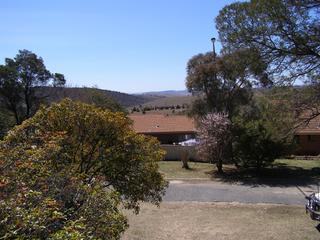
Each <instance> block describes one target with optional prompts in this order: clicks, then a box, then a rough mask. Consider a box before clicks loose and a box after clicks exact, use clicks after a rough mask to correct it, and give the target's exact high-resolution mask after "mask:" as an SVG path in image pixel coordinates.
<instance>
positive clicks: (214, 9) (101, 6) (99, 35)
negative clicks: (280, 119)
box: [0, 0, 234, 93]
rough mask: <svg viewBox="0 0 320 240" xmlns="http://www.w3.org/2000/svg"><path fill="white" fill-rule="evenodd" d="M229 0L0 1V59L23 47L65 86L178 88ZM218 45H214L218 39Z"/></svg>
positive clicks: (126, 89)
mask: <svg viewBox="0 0 320 240" xmlns="http://www.w3.org/2000/svg"><path fill="white" fill-rule="evenodd" d="M232 2H234V1H233V0H90V1H89V0H52V1H43V0H28V1H26V0H1V4H0V21H1V23H2V24H1V31H0V63H1V64H3V62H4V59H5V58H6V57H10V58H13V57H14V56H15V55H16V54H17V52H18V50H19V49H28V50H30V51H32V52H34V53H36V54H37V55H38V56H41V57H42V58H43V59H44V62H45V64H46V66H47V68H48V69H49V70H50V71H51V72H60V73H63V74H65V76H66V78H67V82H68V83H69V84H70V85H73V86H79V87H81V86H88V87H91V86H94V85H95V86H98V87H99V88H102V89H109V90H116V91H121V92H128V93H136V92H144V91H160V90H168V89H174V90H180V89H184V88H185V77H186V63H187V61H188V59H190V58H191V57H192V56H193V55H195V54H198V53H200V52H207V51H211V49H212V45H211V42H210V38H211V37H212V36H217V32H216V30H215V24H214V18H215V17H216V16H217V15H218V13H219V10H220V9H221V8H222V7H223V6H225V5H226V4H229V3H232ZM218 48H219V46H218Z"/></svg>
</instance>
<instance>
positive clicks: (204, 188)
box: [164, 180, 317, 205]
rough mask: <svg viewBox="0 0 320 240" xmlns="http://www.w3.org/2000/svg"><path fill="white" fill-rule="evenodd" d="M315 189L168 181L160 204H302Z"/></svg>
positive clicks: (312, 187) (314, 187)
mask: <svg viewBox="0 0 320 240" xmlns="http://www.w3.org/2000/svg"><path fill="white" fill-rule="evenodd" d="M316 189H317V187H316V186H313V185H310V186H303V187H301V186H298V185H297V186H290V187H274V186H266V185H253V186H250V185H241V184H228V183H217V182H209V181H208V182H201V181H200V182H195V183H190V182H185V181H178V180H176V181H170V184H169V187H168V189H167V192H166V195H165V197H164V201H198V202H239V203H272V204H287V205H304V204H305V202H306V200H305V196H304V194H303V193H305V194H307V195H309V194H311V193H312V192H313V191H316Z"/></svg>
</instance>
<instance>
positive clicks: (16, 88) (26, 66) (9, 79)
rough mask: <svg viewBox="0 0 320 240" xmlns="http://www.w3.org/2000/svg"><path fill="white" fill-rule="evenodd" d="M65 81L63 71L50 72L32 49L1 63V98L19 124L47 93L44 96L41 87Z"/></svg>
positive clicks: (60, 84) (56, 85) (31, 113)
mask: <svg viewBox="0 0 320 240" xmlns="http://www.w3.org/2000/svg"><path fill="white" fill-rule="evenodd" d="M65 82H66V80H65V78H64V75H63V74H60V73H54V74H52V73H50V72H49V71H48V70H47V68H46V66H45V65H44V63H43V60H42V58H41V57H38V56H37V55H36V54H34V53H32V52H30V51H28V50H20V51H19V53H18V54H17V55H16V57H15V58H14V59H10V58H6V60H5V65H0V97H1V102H2V104H3V107H4V108H6V109H7V110H8V111H10V112H11V113H12V114H13V115H14V117H15V120H16V123H17V124H21V123H22V122H23V120H25V119H27V118H29V117H31V116H32V115H33V114H34V113H35V112H36V111H37V110H38V107H39V105H40V103H41V100H43V99H44V98H45V97H46V96H41V95H42V94H41V93H39V87H42V86H53V87H58V86H63V85H64V84H65ZM37 90H38V92H37Z"/></svg>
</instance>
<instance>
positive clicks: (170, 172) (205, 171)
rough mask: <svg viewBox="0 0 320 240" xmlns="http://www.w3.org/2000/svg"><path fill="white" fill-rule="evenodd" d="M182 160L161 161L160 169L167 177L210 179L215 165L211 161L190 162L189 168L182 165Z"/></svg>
mask: <svg viewBox="0 0 320 240" xmlns="http://www.w3.org/2000/svg"><path fill="white" fill-rule="evenodd" d="M181 166H182V165H181V162H180V161H161V162H159V168H160V169H159V170H160V172H162V173H164V175H165V177H166V178H169V179H170V178H175V179H178V178H204V179H209V178H210V176H211V175H210V173H211V171H212V170H213V169H214V166H213V165H212V164H209V163H199V162H190V163H189V167H190V169H189V170H186V169H184V168H182V167H181Z"/></svg>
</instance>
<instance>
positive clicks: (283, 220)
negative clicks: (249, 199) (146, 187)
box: [122, 202, 320, 240]
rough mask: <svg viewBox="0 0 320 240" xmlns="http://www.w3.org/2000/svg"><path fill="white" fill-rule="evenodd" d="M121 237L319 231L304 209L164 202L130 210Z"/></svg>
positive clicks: (250, 239)
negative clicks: (126, 224) (127, 226)
mask: <svg viewBox="0 0 320 240" xmlns="http://www.w3.org/2000/svg"><path fill="white" fill-rule="evenodd" d="M129 224H130V228H129V230H128V231H127V232H126V233H125V235H124V236H123V238H122V240H144V239H145V240H147V239H148V240H153V239H155V240H178V239H183V240H191V239H192V240H195V239H199V240H212V239H216V240H220V239H230V240H233V239H234V240H238V239H246V240H257V239H259V240H267V239H268V240H269V239H273V240H278V239H279V240H280V239H281V240H301V239H304V240H313V239H319V238H320V233H319V232H318V230H317V229H316V228H315V226H316V224H317V223H316V222H313V221H311V220H310V219H309V217H308V216H307V215H305V212H304V208H303V207H302V206H301V207H298V206H282V205H267V204H257V205H254V204H238V203H237V204H236V203H195V202H176V203H172V202H171V203H170V202H165V203H162V204H161V207H160V208H157V207H154V206H152V205H149V204H144V205H143V207H142V209H141V212H140V214H139V215H138V216H135V215H132V214H131V213H129Z"/></svg>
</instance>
